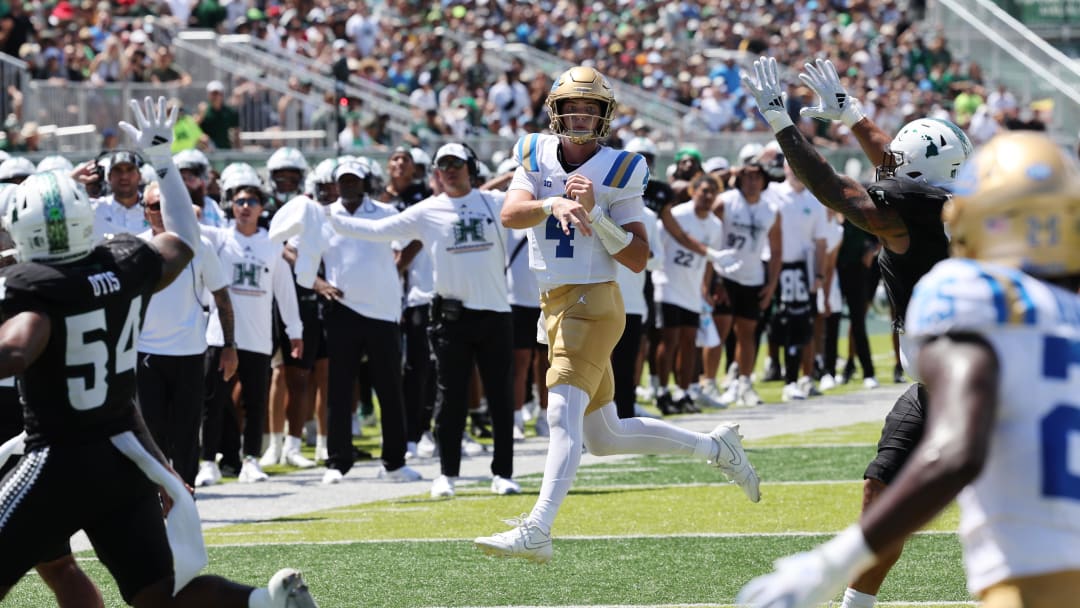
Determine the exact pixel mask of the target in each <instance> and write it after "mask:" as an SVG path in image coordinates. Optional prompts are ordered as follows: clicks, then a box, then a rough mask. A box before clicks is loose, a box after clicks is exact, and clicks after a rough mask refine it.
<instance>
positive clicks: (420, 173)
mask: <svg viewBox="0 0 1080 608" xmlns="http://www.w3.org/2000/svg"><path fill="white" fill-rule="evenodd" d="M409 154H411V155H412V162H413V164H414V165H416V174H415V175H413V179H418V180H422V179H424V177H425V176H427V173H428V167H430V166H431V165H432V163H433V162H434V161H432V160H431V155H430V154H428V153H427V152H425V151H424V149H423V148H415V147H414V148H412V149H411V150H409Z"/></svg>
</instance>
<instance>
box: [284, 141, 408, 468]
mask: <svg viewBox="0 0 1080 608" xmlns="http://www.w3.org/2000/svg"><path fill="white" fill-rule="evenodd" d="M334 178H335V180H336V181H337V184H338V194H339V196H340V198H338V200H337V202H334V203H332V204H331V205H330V208H329V213H330V215H331V217H337V216H342V217H348V218H359V219H369V220H377V219H381V218H384V217H388V216H391V215H394V214H396V213H397V210H396V209H394V207H393V206H391V205H387V204H384V203H378V202H375V201H373V200H371V198H370V197H369V196H368V193H369V192H370V191H371V180H370V174H369V169H368V167H367V165H364V164H361V163H358V162H355V161H349V162H344V163H342V164H340V165H338V167H337V169H336V170H335V171H334ZM286 207H288V206H286ZM309 208H310V206H309ZM312 219H314V218H312ZM311 223H312V222H306V224H307V225H306V226H305V228H304V229H303V232H301V243H300V246H299V253H300V255H307V256H312V254H313V253H314V251H315V250H316V249H315V248H321V249H322V256H321V257H322V260H323V264H324V267H325V269H326V281H327V282H328V283H329V284H330V285H332V286H333V288H334V290H333V292H332V293H331V294H330V296H331V298H332V299H333V301H332V302H331V303H330V305H329V306H328V307H327V309H326V313H325V314H326V318H325V319H324V322H325V324H326V354H327V356H328V358H329V366H330V369H329V380H328V384H329V386H328V389H327V401H328V403H327V405H328V407H329V410H330V412H329V420H328V426H329V429H328V430H329V436H328V438H327V439H328V441H327V451H328V455H329V457H328V458H327V460H326V467H327V469H326V473H325V474H324V475H323V483H338V482H340V481H341V479H342V477H343V476H344V475H345V473H348V472H349V469H351V468H352V464H353V447H352V434H351V424H350V416H351V413H352V405H353V385H354V384H355V382H356V374H357V369H358V368H359V366H360V362H361V361H362V360H363V358H364V357H365V356H366V357H367V361H368V370H369V372H370V374H371V383H372V385H373V387H374V389H375V394H376V395H377V396H378V397H379V410H380V413H381V414H382V415H381V422H382V440H383V446H382V447H383V452H382V460H383V468H382V470H381V471H380V472H379V476H380V477H381V478H384V479H387V480H390V481H416V480H418V479H420V474H419V473H417V472H416V471H414V470H413V469H411V468H410V467H408V466H405V441H406V439H405V406H404V401H403V397H402V387H401V328H400V326H399V325H398V319H399V318H400V316H401V280H400V279H399V278H398V273H397V266H396V265H395V264H394V251H393V249H392V248H391V246H390V243H388V242H385V243H373V242H368V241H362V240H359V239H354V238H349V237H345V236H341V235H338V234H332V230H330V229H329V226H325V225H324V226H323V228H326V229H327V230H328V231H330V232H331V234H330V235H329V236H325V235H326V232H323V233H322V235H319V233H317V232H316V231H314V230H313V227H312V226H311V225H310V224H311ZM313 235H314V236H316V237H317V238H318V239H319V240H321V241H322V242H321V243H320V242H316V243H313V244H311V246H309V243H310V242H311V241H312V240H316V239H313V238H311V237H312V236H313ZM305 265H306V264H305ZM300 266H301V264H300V260H298V261H297V282H299V281H301V280H302V279H301V275H302V273H301V270H300Z"/></svg>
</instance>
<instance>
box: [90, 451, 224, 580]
mask: <svg viewBox="0 0 1080 608" xmlns="http://www.w3.org/2000/svg"><path fill="white" fill-rule="evenodd" d="M109 439H110V440H111V441H112V444H113V445H114V446H116V449H118V450H120V452H122V453H123V454H124V455H125V456H127V457H128V458H130V459H131V461H132V462H134V463H135V465H136V466H138V467H139V469H140V470H142V472H143V474H145V475H146V476H147V477H148V478H149V479H150V481H153V482H154V483H156V484H158V485H159V486H161V487H163V488H165V492H166V493H168V495H169V497H170V498H172V500H173V506H172V510H170V511H169V516H168V517H166V518H165V534H166V536H167V537H168V538H169V548H170V549H172V555H173V575H174V577H175V580H174V583H173V595H174V596H175V595H176V594H177V593H179V592H180V590H181V589H183V588H184V586H186V585H187V584H188V583H190V582H191V579H193V578H195V577H196V576H197V575H198V574H199V571H200V570H202V569H203V568H205V567H206V564H207V563H208V562H209V558H208V557H207V555H206V545H205V544H204V543H203V537H202V526H201V524H200V523H199V511H198V510H197V509H196V508H195V500H194V499H193V498H192V497H191V494H189V493H188V491H187V488H185V487H184V484H183V483H181V482H180V480H179V479H177V477H176V476H175V475H173V474H172V473H170V472H169V471H168V470H167V469H166V468H165V467H164V466H162V464H161V463H160V462H158V461H157V459H155V458H154V457H153V456H151V455H150V453H149V452H147V451H146V448H144V447H143V446H142V444H141V443H139V440H138V439H137V438H136V437H135V434H134V433H132V432H131V431H128V432H125V433H120V434H119V435H113V436H112V437H110V438H109Z"/></svg>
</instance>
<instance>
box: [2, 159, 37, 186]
mask: <svg viewBox="0 0 1080 608" xmlns="http://www.w3.org/2000/svg"><path fill="white" fill-rule="evenodd" d="M36 171H37V168H36V167H34V163H33V162H31V161H30V159H29V158H23V157H21V156H12V157H11V158H9V159H7V160H5V161H4V162H2V163H0V182H13V181H15V180H19V179H23V178H26V177H29V176H30V175H33V174H34V173H35V172H36Z"/></svg>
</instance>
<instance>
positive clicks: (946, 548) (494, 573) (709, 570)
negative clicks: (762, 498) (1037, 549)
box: [9, 535, 969, 608]
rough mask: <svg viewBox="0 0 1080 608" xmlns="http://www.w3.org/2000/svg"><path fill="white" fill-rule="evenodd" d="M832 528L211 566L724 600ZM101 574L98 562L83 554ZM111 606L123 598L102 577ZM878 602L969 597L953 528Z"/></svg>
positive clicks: (399, 598)
mask: <svg viewBox="0 0 1080 608" xmlns="http://www.w3.org/2000/svg"><path fill="white" fill-rule="evenodd" d="M827 538H828V537H826V536H804V537H794V538H788V537H735V538H692V537H678V536H675V537H669V538H659V539H657V538H624V539H619V538H614V539H587V540H585V539H582V540H574V539H560V540H557V541H556V544H555V558H554V560H553V561H552V562H551V563H550V564H547V565H544V566H537V565H534V564H530V563H527V562H524V561H519V560H497V559H494V558H489V557H486V556H483V555H481V554H480V553H479V552H478V551H476V550H475V549H473V547H472V546H471V543H469V542H468V541H447V542H395V543H389V542H384V543H359V544H343V545H319V546H313V545H295V546H282V545H276V546H261V547H217V548H212V549H211V550H210V556H211V563H210V566H209V567H208V569H207V570H208V571H209V572H212V573H214V574H218V575H223V576H226V577H229V578H233V579H234V580H237V581H239V582H244V583H248V584H252V585H262V584H265V581H266V580H267V579H268V578H269V577H270V575H272V574H273V572H274V571H275V570H276V569H277V568H278V567H279V566H282V565H286V564H287V565H290V566H293V567H297V568H300V569H302V570H303V571H304V573H305V577H306V578H307V580H308V583H309V585H310V587H311V589H312V590H313V591H314V593H315V594H316V596H317V599H318V601H319V602H320V606H322V607H323V608H338V607H360V606H378V607H397V606H402V607H405V606H504V605H533V606H567V605H589V604H608V605H610V604H626V605H657V604H666V605H672V604H676V605H677V604H704V605H726V604H731V603H732V602H733V601H734V596H735V593H736V592H737V591H738V589H739V588H740V587H741V586H742V585H743V584H744V583H746V582H747V581H748V580H749V579H750V578H752V577H753V576H756V575H759V574H763V573H765V572H767V571H769V570H770V569H771V567H772V561H773V560H774V559H776V558H778V557H781V556H783V555H786V554H789V553H791V552H794V551H801V550H806V549H809V548H811V547H813V546H814V545H816V544H818V543H821V542H822V541H824V540H826V539H827ZM82 566H83V567H84V568H85V569H86V570H87V571H88V572H89V573H90V575H91V576H92V577H93V578H95V579H96V580H98V581H99V582H102V583H104V582H105V581H106V579H107V575H106V574H105V572H104V569H103V568H102V566H101V564H100V563H98V562H96V561H83V562H82ZM103 587H104V591H105V594H106V605H107V606H118V605H121V604H120V600H119V598H118V596H117V593H116V590H115V588H114V587H113V586H112V585H105V584H103ZM880 597H881V600H882V601H890V600H900V599H902V600H905V601H941V602H947V601H964V600H967V599H969V598H968V596H967V593H966V591H965V590H964V583H963V576H962V573H961V570H960V546H959V543H958V541H957V538H956V537H955V536H954V535H929V536H928V535H922V536H917V537H916V538H914V539H913V540H912V541H911V542H910V543H909V545H908V548H907V550H906V552H905V554H904V557H903V558H902V559H901V561H900V562H899V563H898V564H897V567H896V568H895V569H894V570H893V572H892V575H891V576H890V577H889V579H888V580H887V581H886V583H885V586H884V587H883V588H882V592H881V596H880ZM9 601H10V602H11V605H13V606H47V605H50V604H51V598H50V596H49V594H48V591H47V590H46V589H45V588H44V585H42V584H41V583H40V581H39V580H38V579H37V578H36V577H27V578H26V579H25V580H24V581H23V582H22V583H21V584H20V585H18V586H17V587H16V588H15V589H14V590H13V592H12V595H11V597H10V599H9Z"/></svg>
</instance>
